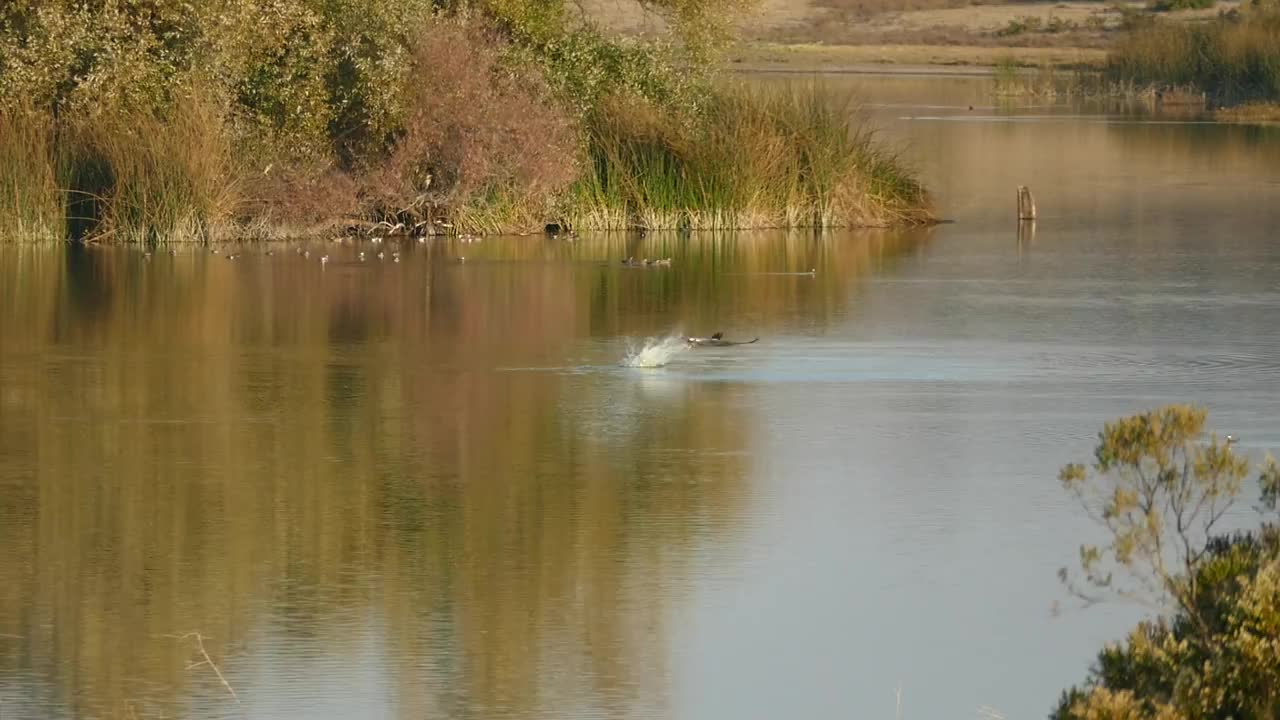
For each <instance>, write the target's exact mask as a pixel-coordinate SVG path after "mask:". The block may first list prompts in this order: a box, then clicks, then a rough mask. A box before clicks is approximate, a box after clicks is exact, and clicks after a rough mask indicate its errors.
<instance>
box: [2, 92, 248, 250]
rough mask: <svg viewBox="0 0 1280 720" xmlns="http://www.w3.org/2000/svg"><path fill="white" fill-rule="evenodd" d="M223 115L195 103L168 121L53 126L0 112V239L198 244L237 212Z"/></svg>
mask: <svg viewBox="0 0 1280 720" xmlns="http://www.w3.org/2000/svg"><path fill="white" fill-rule="evenodd" d="M225 133H226V129H225V125H224V120H223V118H222V117H221V116H220V115H219V114H218V113H217V112H216V111H215V110H214V109H213V108H212V107H211V106H207V105H205V104H203V103H201V102H196V101H193V102H189V103H182V104H179V105H177V106H175V108H174V110H173V112H172V113H171V115H170V116H169V117H165V118H159V117H155V116H152V115H149V114H144V113H136V114H102V115H98V116H81V117H76V118H73V119H66V120H57V119H55V118H53V117H51V116H50V115H48V114H47V113H36V112H27V111H20V110H11V111H6V112H4V113H0V138H2V139H3V141H2V142H0V238H5V239H13V240H23V241H33V240H60V239H65V238H68V237H71V238H76V239H103V238H114V239H118V240H125V241H149V240H156V239H160V238H163V239H168V240H196V239H204V238H207V237H209V236H211V235H213V234H216V231H217V230H218V227H219V226H220V225H223V224H227V223H230V221H231V220H232V216H233V213H234V211H235V201H236V198H235V192H234V190H235V188H234V186H235V182H236V181H235V178H236V177H237V173H236V172H235V169H234V167H233V166H232V162H231V144H230V141H229V139H228V138H227V137H226V136H225Z"/></svg>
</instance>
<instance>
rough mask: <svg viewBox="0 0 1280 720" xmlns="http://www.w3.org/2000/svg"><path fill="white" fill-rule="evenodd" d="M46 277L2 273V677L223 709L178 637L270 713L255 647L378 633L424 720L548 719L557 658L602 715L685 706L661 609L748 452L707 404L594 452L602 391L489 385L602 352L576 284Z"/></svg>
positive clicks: (544, 380) (27, 258)
mask: <svg viewBox="0 0 1280 720" xmlns="http://www.w3.org/2000/svg"><path fill="white" fill-rule="evenodd" d="M586 244H587V245H590V243H589V242H587V243H586ZM486 245H487V243H486ZM334 252H336V251H334ZM43 253H44V256H43V257H42V258H35V257H34V253H33V252H32V251H31V249H30V248H23V249H21V251H19V250H18V249H13V250H4V249H0V270H2V271H3V272H4V273H5V274H6V276H17V275H21V276H24V277H27V278H29V279H30V281H29V282H24V283H22V284H20V285H17V286H12V288H11V290H10V292H11V293H12V294H11V296H9V297H7V298H6V300H7V302H6V303H5V304H4V305H3V307H2V308H0V344H2V345H3V347H4V348H5V351H6V352H7V353H12V355H11V356H10V357H11V358H13V359H12V361H10V360H9V359H7V360H6V363H5V364H4V370H3V372H4V373H5V377H4V388H5V391H4V392H3V393H0V450H3V452H0V476H5V477H18V478H20V479H21V482H20V483H19V485H18V486H17V489H15V490H14V491H12V492H6V493H5V503H6V507H5V508H4V513H3V517H4V519H5V522H3V523H0V574H2V575H3V576H4V577H5V578H6V582H5V583H3V584H0V633H3V634H5V635H11V636H17V637H20V638H21V640H16V641H6V643H5V645H4V647H5V648H12V651H6V652H5V653H4V654H3V655H0V666H3V668H4V669H5V670H6V671H24V672H27V671H29V672H33V673H35V674H36V675H37V676H39V677H45V678H56V679H57V682H58V683H59V688H58V692H59V693H60V694H62V695H63V696H65V697H69V698H75V702H76V703H77V706H76V707H75V708H74V710H75V712H76V713H77V714H80V715H84V716H89V715H101V714H109V713H111V712H113V708H123V707H126V706H133V705H136V706H137V707H138V708H140V710H139V712H140V713H141V716H147V712H150V713H151V716H154V715H156V714H158V713H161V712H163V713H165V714H167V715H170V716H172V715H173V714H174V713H175V711H177V710H178V709H181V708H184V707H188V705H187V703H188V701H187V700H186V699H185V698H186V697H187V696H194V698H195V700H192V701H191V702H194V703H196V704H199V703H201V702H208V703H215V704H218V703H223V704H225V703H230V702H232V701H231V700H230V699H229V698H228V696H227V693H226V690H225V689H223V688H222V685H221V683H220V682H219V681H218V680H217V678H215V677H213V676H212V675H205V674H202V673H200V672H191V671H188V670H187V669H186V668H187V665H188V662H189V660H190V648H189V647H187V646H185V645H184V644H182V643H175V642H173V640H172V638H170V637H167V636H169V635H172V634H174V633H181V632H183V631H185V630H186V629H189V628H199V629H200V631H201V632H202V633H203V637H204V638H205V641H206V644H207V646H208V653H209V655H211V656H213V657H217V658H219V661H218V667H219V668H220V670H221V672H222V673H223V674H224V675H225V680H226V681H227V683H228V685H230V686H231V687H234V688H235V690H236V692H237V693H238V694H239V696H240V698H241V699H242V700H243V701H244V702H245V703H246V705H251V704H252V700H253V698H255V697H260V696H261V695H262V694H264V693H270V692H271V688H266V687H261V686H258V685H256V681H257V677H256V675H255V674H254V673H253V672H252V667H253V660H254V658H255V654H256V653H257V652H258V651H259V648H260V646H259V645H258V644H257V643H258V642H259V640H260V639H261V638H262V634H263V633H272V632H274V633H279V632H285V630H284V629H283V628H288V630H287V632H288V633H289V636H288V638H284V637H279V638H275V639H274V640H273V641H272V642H273V643H284V645H283V646H284V647H290V646H291V644H299V647H300V648H302V649H300V650H299V652H300V653H302V654H303V655H305V656H307V657H312V656H314V655H318V656H320V657H329V658H335V659H338V658H344V657H349V656H351V655H353V654H354V653H355V652H356V648H357V645H358V643H359V642H360V638H359V637H357V636H355V634H354V633H353V632H352V627H351V625H350V619H349V618H350V617H352V616H353V615H354V616H358V617H362V616H364V615H366V614H369V613H373V614H376V615H377V616H379V617H381V618H383V622H384V624H385V628H386V629H385V642H386V644H387V648H388V649H387V655H388V660H387V661H388V663H389V665H390V667H391V668H392V672H393V673H394V675H395V686H396V688H397V690H396V692H397V693H399V694H400V698H399V702H400V704H401V706H402V707H404V708H406V710H405V712H406V713H407V716H413V712H414V709H415V708H418V709H428V710H429V709H431V708H445V710H446V712H447V711H448V709H449V708H451V707H460V706H459V705H458V703H465V704H466V705H467V706H470V707H477V708H491V709H493V710H494V711H495V712H496V711H498V710H503V711H510V712H514V713H516V714H531V713H532V712H533V710H534V709H535V708H536V707H537V705H538V703H539V702H542V700H541V698H542V697H544V696H545V695H546V690H547V683H550V682H553V681H555V682H560V681H559V680H554V678H555V677H556V676H554V675H553V674H550V673H546V672H544V670H545V669H546V667H547V665H546V663H548V662H550V661H551V660H550V658H552V657H554V658H555V660H556V662H557V663H558V666H560V667H573V668H574V674H573V675H572V679H567V680H564V681H563V682H568V683H571V684H574V686H575V687H577V688H578V689H580V690H582V691H591V692H595V693H597V694H598V695H599V696H600V697H606V698H619V697H624V696H626V695H627V693H628V692H631V690H629V689H628V688H631V687H632V685H631V683H639V684H640V687H642V688H643V690H644V692H645V693H646V695H649V696H651V697H654V698H661V697H663V696H664V694H665V692H666V689H665V687H664V686H663V681H662V679H661V678H662V677H663V675H664V672H663V670H662V665H663V663H664V662H665V657H666V650H665V648H664V647H663V645H662V642H661V640H660V638H661V637H662V635H663V632H662V629H661V628H662V624H663V622H664V617H665V615H666V608H667V607H668V603H669V602H671V600H670V597H671V593H672V592H673V590H672V588H674V587H678V586H680V585H682V583H683V582H684V581H683V580H682V579H681V578H682V577H683V575H684V574H686V573H687V572H688V562H689V559H688V556H689V554H690V552H691V551H692V549H693V548H694V547H695V546H696V545H698V544H699V543H702V542H704V540H703V539H702V538H703V536H704V535H705V534H706V528H707V527H708V526H715V525H717V524H732V523H733V522H734V519H735V518H736V517H737V516H738V514H739V512H740V503H741V502H742V494H743V492H744V491H743V489H742V485H741V479H742V477H743V475H744V474H745V472H746V467H745V462H746V459H745V457H744V456H743V454H742V453H741V450H742V449H743V447H744V444H745V443H747V442H749V432H748V430H749V429H744V428H743V426H742V424H741V418H740V417H737V416H736V415H734V414H733V413H727V412H724V405H725V403H726V402H727V400H726V399H725V397H724V395H725V393H727V392H729V390H728V389H726V388H722V387H711V388H702V389H698V390H696V391H694V392H693V393H682V394H679V395H676V396H672V397H667V396H664V397H663V398H660V401H661V403H662V407H661V415H660V417H658V416H656V415H647V414H645V413H646V410H645V408H648V407H651V403H653V402H656V401H657V400H655V399H654V398H648V399H646V398H645V397H641V396H637V397H636V398H634V399H633V402H635V403H637V404H636V405H634V406H633V408H634V410H635V412H636V414H635V416H634V419H633V420H632V422H630V423H629V425H628V433H626V434H618V435H614V436H610V437H608V438H607V439H603V438H599V437H594V436H593V435H592V433H591V432H588V431H587V430H586V429H585V428H590V427H591V425H590V424H585V423H583V422H581V418H578V417H576V416H575V415H573V414H572V413H566V411H565V407H566V406H575V407H576V406H583V407H601V406H606V405H608V406H610V407H614V408H616V407H618V405H617V403H616V398H613V397H612V395H611V394H610V391H609V390H608V388H606V387H603V386H600V385H597V384H590V383H588V384H582V383H575V382H574V381H573V379H572V378H566V377H561V376H548V375H541V374H539V375H532V374H519V373H505V374H504V373H496V374H495V373H492V372H488V371H486V370H485V368H486V367H492V366H493V363H494V358H496V357H499V356H500V355H499V354H500V353H502V352H510V351H511V348H513V347H514V348H517V349H518V348H521V347H523V348H525V349H526V350H527V351H528V352H541V351H542V350H543V349H545V348H548V347H551V348H554V347H559V346H562V345H563V343H564V342H565V340H566V339H568V338H572V337H574V336H576V335H580V334H583V333H590V332H592V326H591V320H590V318H591V317H592V314H593V313H594V312H597V311H598V310H599V309H600V307H599V306H598V305H597V306H596V307H595V308H593V301H592V299H591V287H592V284H593V282H594V281H593V280H591V279H575V277H574V271H575V269H581V266H579V265H576V264H567V265H566V266H565V268H567V270H565V269H563V268H559V267H557V266H555V265H554V264H548V265H549V267H547V268H540V269H535V268H533V267H529V266H526V267H525V270H526V272H528V273H529V275H528V276H527V277H521V276H520V275H519V273H518V272H517V271H518V269H519V268H518V264H517V263H509V264H505V266H504V265H503V264H497V263H495V264H494V265H493V266H491V267H489V268H488V270H490V271H493V272H492V274H489V273H487V271H486V270H485V266H484V265H483V264H478V265H477V267H478V268H480V271H479V272H476V271H474V270H475V269H473V268H471V267H468V268H466V269H465V270H461V269H459V270H458V271H457V272H452V271H451V270H449V269H447V268H446V267H445V266H444V264H441V265H440V266H438V267H434V268H419V271H418V272H405V271H403V268H405V267H406V266H408V265H409V263H402V264H401V265H398V266H396V268H399V269H400V270H397V271H396V272H394V273H393V272H386V273H384V274H382V275H374V274H372V273H369V274H366V275H361V276H355V275H353V276H341V275H337V274H335V273H334V270H335V268H333V267H331V268H329V269H328V270H326V271H325V272H326V274H325V275H324V276H323V277H322V276H321V273H320V270H319V268H318V267H317V266H315V264H314V263H310V264H307V263H304V262H303V261H302V260H300V259H298V258H297V257H296V256H295V255H294V254H293V253H280V254H278V255H277V256H275V257H273V258H271V259H268V258H266V257H265V256H262V257H255V258H251V259H243V258H242V260H241V261H239V262H236V263H231V262H227V261H226V260H223V259H217V258H216V256H210V255H208V254H201V255H195V254H191V255H179V256H175V257H170V256H167V255H163V256H159V257H156V258H154V259H152V260H151V261H149V262H148V264H146V265H145V266H144V265H143V260H142V259H141V258H140V257H139V255H138V254H137V253H133V252H128V251H125V250H116V249H90V250H85V251H78V254H77V255H75V256H74V258H73V257H72V256H70V255H66V254H64V253H66V251H64V250H62V249H58V248H49V249H46V250H44V251H43ZM50 253H51V254H52V257H54V258H56V259H57V260H58V261H59V262H60V263H61V264H63V267H64V269H63V270H62V271H56V272H48V271H47V268H42V266H41V263H46V265H47V260H48V257H49V254H50ZM286 256H287V257H286ZM424 260H425V259H424ZM415 267H417V266H415ZM589 267H590V272H591V274H592V275H593V276H595V273H596V272H597V268H596V267H595V266H594V265H593V266H589ZM605 270H606V268H603V267H600V268H599V271H605ZM607 270H608V271H609V272H617V271H614V270H613V269H612V267H610V268H608V269H607ZM674 270H675V268H673V269H672V274H671V275H669V277H675V275H674ZM654 272H657V271H654ZM664 272H665V271H664ZM72 273H75V276H74V277H75V278H76V282H70V278H71V277H72V275H71V274H72ZM451 273H452V274H451ZM566 273H567V274H566ZM344 277H345V278H346V279H343V278H344ZM595 277H598V276H595ZM652 277H655V278H656V277H657V276H656V275H654V276H652ZM566 280H568V281H567V282H566ZM504 288H505V289H504ZM9 300H12V301H13V302H8V301H9ZM695 300H696V298H689V299H688V300H681V302H693V301H695ZM424 303H425V304H424ZM579 305H582V306H583V307H581V308H579V307H578V306H579ZM620 312H621V313H622V314H623V315H625V314H626V312H627V311H626V310H625V309H622V310H621V311H620ZM553 320H554V321H553ZM609 324H610V325H617V324H618V321H616V320H614V321H610V323H609ZM502 334H508V335H512V336H515V337H511V338H509V340H510V341H511V342H512V343H514V344H513V345H511V346H507V347H505V348H503V347H497V346H494V345H491V344H489V345H486V344H485V343H483V342H477V343H473V344H471V346H470V347H467V343H466V342H465V340H466V339H469V338H481V337H489V336H492V335H502ZM486 348H487V350H486ZM484 352H488V353H490V354H489V355H487V356H486V355H483V354H482V353H484ZM516 352H525V350H517V351H516ZM41 357H43V358H46V360H45V361H40V362H37V361H36V360H35V359H34V358H41ZM671 447H680V448H684V447H705V448H714V449H718V450H720V451H722V452H717V453H712V454H711V455H708V456H701V455H698V454H696V453H688V452H680V453H664V452H658V451H656V450H660V449H661V448H671ZM343 618H347V619H345V620H344V619H343ZM362 627H363V626H362ZM272 628H276V629H272ZM548 653H553V654H552V655H548ZM424 663H427V664H436V665H438V666H439V667H440V669H439V671H438V672H437V671H427V670H424V669H423V665H424ZM448 668H452V669H448ZM624 685H625V687H624ZM144 710H145V711H147V712H143V711H144ZM619 712H625V710H619Z"/></svg>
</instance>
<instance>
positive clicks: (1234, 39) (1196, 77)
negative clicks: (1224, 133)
mask: <svg viewBox="0 0 1280 720" xmlns="http://www.w3.org/2000/svg"><path fill="white" fill-rule="evenodd" d="M1107 74H1108V75H1109V76H1110V77H1111V78H1112V79H1113V80H1116V81H1120V82H1129V83H1133V84H1135V85H1137V86H1147V87H1151V86H1156V87H1171V86H1190V87H1195V88H1199V89H1200V90H1203V91H1205V92H1206V93H1208V94H1209V95H1210V96H1212V97H1213V98H1214V99H1215V100H1216V101H1217V102H1221V103H1229V104H1234V103H1239V102H1244V101H1248V100H1276V99H1280V6H1277V5H1276V4H1275V3H1271V4H1269V5H1268V4H1256V3H1255V4H1249V5H1246V6H1243V7H1242V9H1241V10H1239V11H1236V12H1232V13H1224V14H1222V15H1220V16H1219V17H1218V18H1216V19H1214V20H1211V21H1209V22H1206V23H1202V24H1192V23H1172V22H1156V23H1154V24H1151V25H1148V26H1145V27H1142V28H1139V29H1137V30H1135V31H1133V32H1132V33H1129V34H1128V35H1127V36H1126V37H1125V38H1124V39H1122V40H1121V41H1120V42H1119V43H1118V44H1117V45H1116V46H1115V48H1114V49H1113V50H1112V51H1111V53H1110V55H1109V56H1108V60H1107Z"/></svg>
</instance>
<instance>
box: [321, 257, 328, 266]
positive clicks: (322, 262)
mask: <svg viewBox="0 0 1280 720" xmlns="http://www.w3.org/2000/svg"><path fill="white" fill-rule="evenodd" d="M328 264H329V256H328V255H322V256H320V267H324V266H325V265H328Z"/></svg>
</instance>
